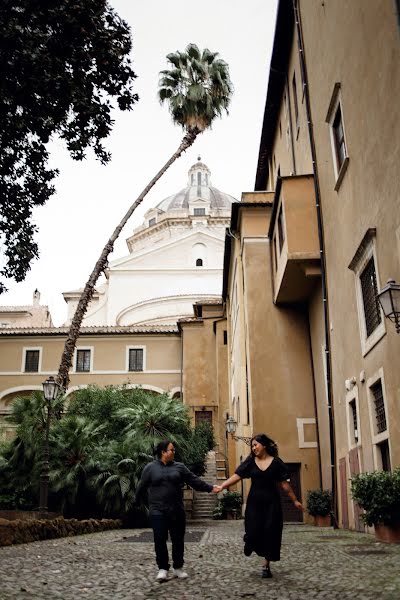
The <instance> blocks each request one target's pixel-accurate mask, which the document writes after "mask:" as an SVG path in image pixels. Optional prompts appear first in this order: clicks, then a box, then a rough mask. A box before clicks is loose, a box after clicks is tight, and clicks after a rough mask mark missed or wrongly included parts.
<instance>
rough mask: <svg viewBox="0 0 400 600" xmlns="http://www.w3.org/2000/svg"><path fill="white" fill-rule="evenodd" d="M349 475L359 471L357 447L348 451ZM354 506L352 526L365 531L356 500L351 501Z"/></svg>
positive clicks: (356, 473)
mask: <svg viewBox="0 0 400 600" xmlns="http://www.w3.org/2000/svg"><path fill="white" fill-rule="evenodd" d="M349 465H350V475H358V473H359V472H360V461H359V458H358V448H353V450H350V452H349ZM353 508H354V527H355V529H356V531H363V532H364V531H365V527H364V524H363V522H362V520H361V508H360V507H359V506H358V504H357V502H354V501H353Z"/></svg>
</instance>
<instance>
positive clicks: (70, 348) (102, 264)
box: [57, 127, 201, 392]
mask: <svg viewBox="0 0 400 600" xmlns="http://www.w3.org/2000/svg"><path fill="white" fill-rule="evenodd" d="M199 133H201V131H200V130H199V129H197V128H196V127H195V128H193V129H191V130H190V131H188V133H187V134H186V135H185V136H184V138H183V140H182V142H181V144H180V146H179V148H178V150H177V151H176V152H175V153H174V154H173V155H172V156H171V158H170V159H169V160H168V162H167V163H166V164H165V165H164V166H163V168H162V169H161V171H159V172H158V173H157V175H156V176H155V177H154V178H153V179H152V180H151V181H150V183H149V184H148V185H147V186H146V187H145V188H144V190H143V191H142V193H141V194H140V196H139V197H138V198H137V200H135V202H134V203H133V204H132V206H131V207H130V208H129V210H128V212H127V213H126V215H125V216H124V218H123V219H122V220H121V222H120V223H119V225H118V226H117V228H116V229H115V230H114V233H113V234H112V236H111V237H110V239H109V240H108V242H107V244H106V245H105V246H104V248H103V251H102V253H101V254H100V257H99V259H98V261H97V262H96V265H95V267H94V269H93V271H92V273H91V275H90V277H89V279H88V281H87V283H86V285H85V288H84V290H83V292H82V294H81V296H80V298H79V302H78V306H77V307H76V310H75V314H74V317H73V319H72V322H71V325H70V328H69V332H68V337H67V339H66V341H65V345H64V350H63V353H62V356H61V362H60V366H59V369H58V375H57V383H58V384H59V385H60V387H61V389H62V390H63V391H64V392H65V391H66V390H67V388H68V384H69V369H70V367H71V365H72V356H73V353H74V350H75V346H76V340H77V339H78V337H79V333H80V328H81V324H82V321H83V317H84V316H85V313H86V310H87V307H88V305H89V302H90V301H91V299H92V297H93V293H94V290H95V285H96V283H97V280H98V278H99V277H100V275H101V273H102V272H103V271H104V270H105V269H106V266H107V259H108V256H109V255H110V253H111V252H112V250H113V247H114V242H115V240H116V239H117V238H118V236H119V234H120V233H121V231H122V229H123V228H124V227H125V225H126V223H127V222H128V220H129V218H130V216H131V215H132V213H133V212H134V210H135V209H136V208H137V207H138V206H139V204H140V203H141V202H142V200H143V198H144V197H145V196H146V195H147V194H148V192H149V191H150V190H151V188H152V187H153V186H154V185H155V183H157V181H158V180H159V179H160V177H162V175H164V173H165V172H166V171H167V170H168V168H169V167H170V166H171V165H172V163H173V162H175V161H176V159H177V158H179V157H180V156H181V154H182V153H183V152H185V151H186V150H187V149H188V148H190V146H191V145H192V144H193V143H194V141H195V139H196V137H197V136H198V134H199Z"/></svg>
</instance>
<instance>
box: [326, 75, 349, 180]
mask: <svg viewBox="0 0 400 600" xmlns="http://www.w3.org/2000/svg"><path fill="white" fill-rule="evenodd" d="M340 89H341V84H340V83H339V82H336V83H335V85H334V87H333V92H332V97H331V101H330V103H329V108H328V112H327V115H326V118H325V121H326V122H327V123H328V124H329V134H330V138H331V148H332V158H333V170H334V174H335V179H336V182H335V187H334V189H335V191H336V192H338V191H339V189H340V186H341V185H342V181H343V178H344V176H345V174H346V171H347V168H348V165H349V154H348V152H347V150H348V149H347V141H346V128H345V123H344V117H343V104H342V100H341V94H340Z"/></svg>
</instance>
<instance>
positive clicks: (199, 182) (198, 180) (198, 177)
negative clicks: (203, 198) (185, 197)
mask: <svg viewBox="0 0 400 600" xmlns="http://www.w3.org/2000/svg"><path fill="white" fill-rule="evenodd" d="M197 185H201V173H197Z"/></svg>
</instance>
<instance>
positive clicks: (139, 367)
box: [128, 348, 143, 371]
mask: <svg viewBox="0 0 400 600" xmlns="http://www.w3.org/2000/svg"><path fill="white" fill-rule="evenodd" d="M128 368H129V371H143V348H130V349H129V367H128Z"/></svg>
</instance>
